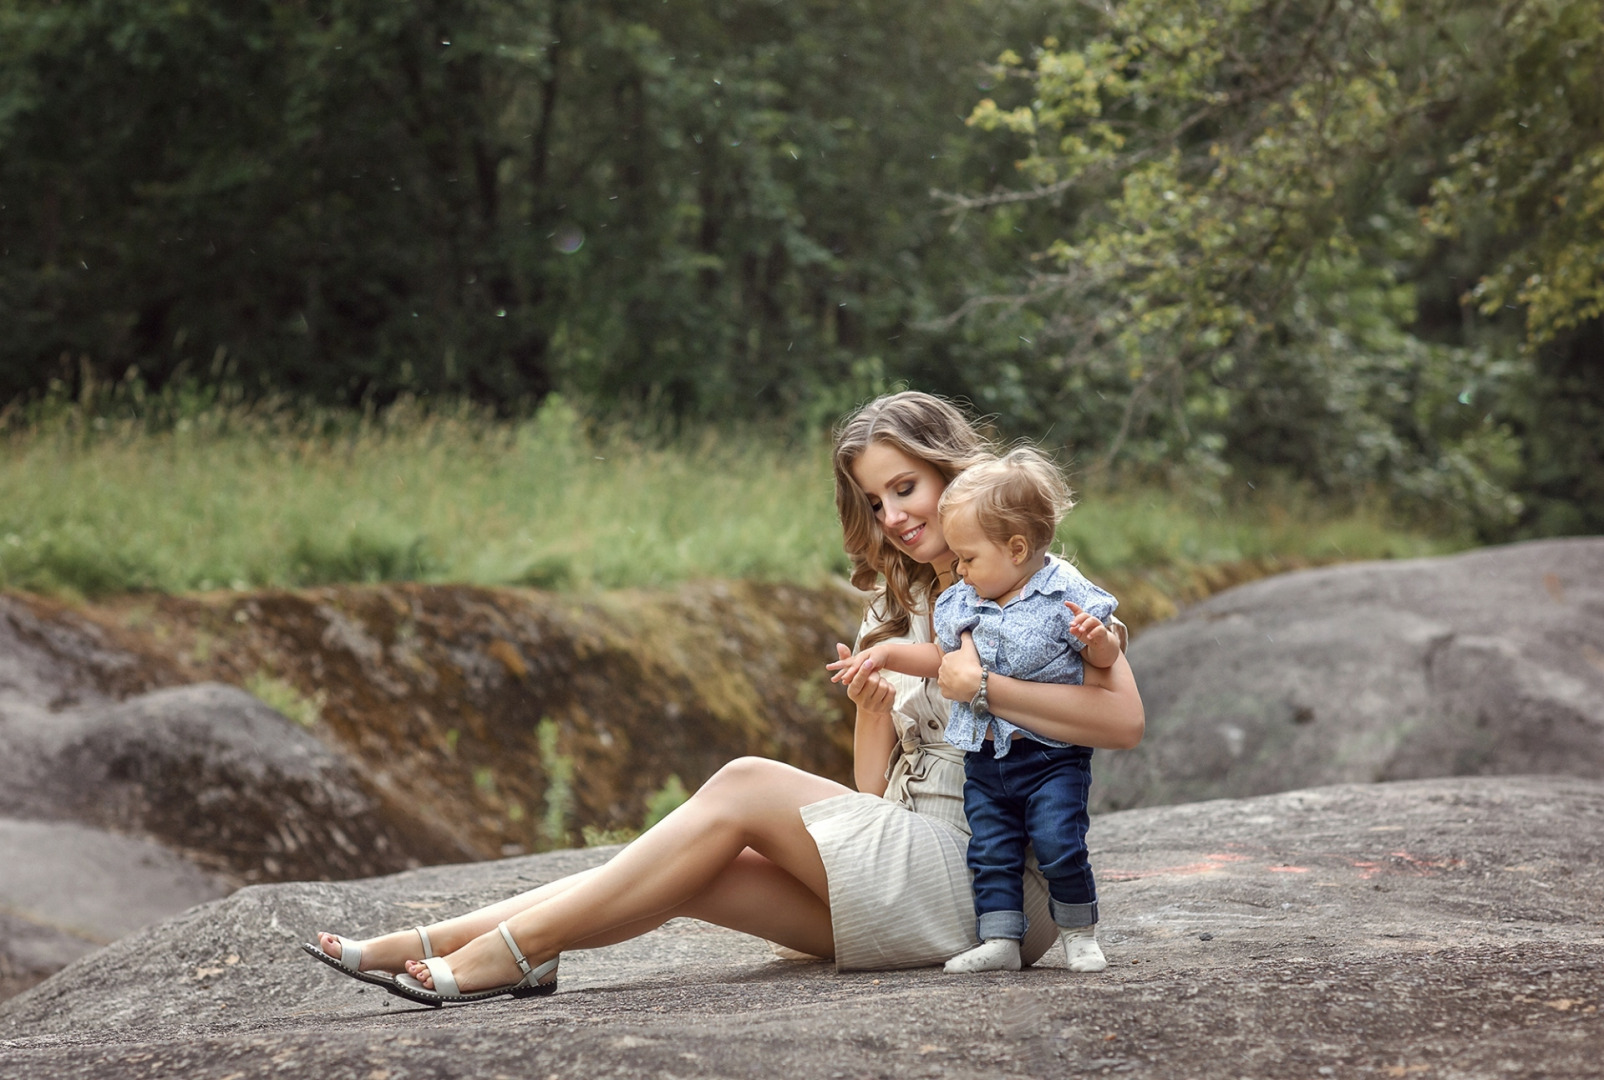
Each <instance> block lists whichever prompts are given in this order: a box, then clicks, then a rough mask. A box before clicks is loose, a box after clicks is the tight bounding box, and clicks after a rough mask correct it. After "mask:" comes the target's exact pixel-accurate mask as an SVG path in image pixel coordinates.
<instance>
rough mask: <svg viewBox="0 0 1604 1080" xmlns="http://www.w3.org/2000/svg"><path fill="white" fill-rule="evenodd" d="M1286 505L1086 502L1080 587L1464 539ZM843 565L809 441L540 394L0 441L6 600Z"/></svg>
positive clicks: (1381, 553)
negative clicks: (608, 413)
mask: <svg viewBox="0 0 1604 1080" xmlns="http://www.w3.org/2000/svg"><path fill="white" fill-rule="evenodd" d="M1382 505H1384V503H1383V501H1382V500H1377V504H1376V507H1377V508H1365V507H1360V508H1357V509H1355V508H1341V507H1331V506H1326V505H1322V504H1321V503H1319V502H1318V501H1316V500H1314V499H1312V498H1310V497H1308V496H1304V495H1300V494H1299V493H1298V491H1297V490H1296V489H1287V490H1282V491H1277V492H1273V493H1272V492H1259V491H1252V490H1244V492H1243V493H1242V494H1241V495H1240V496H1239V497H1236V498H1225V497H1222V496H1219V495H1218V494H1214V493H1208V492H1202V493H1197V492H1191V491H1177V490H1172V489H1170V488H1166V487H1158V486H1147V487H1135V488H1116V489H1113V490H1107V491H1093V492H1088V493H1084V494H1083V497H1082V504H1081V505H1080V506H1079V507H1078V508H1077V509H1076V510H1075V511H1074V512H1073V513H1072V514H1071V515H1070V517H1069V518H1068V519H1067V520H1066V522H1065V524H1064V527H1063V529H1062V530H1061V533H1060V538H1061V540H1062V542H1063V546H1064V548H1065V550H1066V551H1067V552H1068V553H1070V554H1071V555H1073V556H1075V557H1076V559H1077V561H1078V562H1079V563H1080V564H1081V566H1082V567H1083V568H1084V569H1086V570H1087V571H1088V572H1090V573H1093V574H1094V575H1095V574H1099V573H1101V574H1111V575H1118V574H1129V573H1142V572H1146V571H1149V570H1152V569H1155V568H1161V569H1162V568H1170V569H1178V570H1185V569H1186V568H1188V567H1208V566H1215V565H1220V564H1229V563H1233V562H1238V561H1243V560H1256V559H1257V560H1264V559H1271V560H1274V559H1282V560H1288V559H1290V560H1294V561H1295V560H1308V561H1327V560H1331V559H1342V558H1352V559H1357V558H1377V557H1392V556H1408V555H1418V554H1426V553H1431V552H1436V551H1442V550H1448V549H1451V548H1454V547H1462V546H1465V544H1466V541H1464V540H1463V539H1461V538H1459V537H1454V536H1433V535H1429V534H1426V533H1422V532H1420V531H1418V530H1411V529H1409V528H1405V527H1402V526H1400V525H1398V524H1397V523H1395V522H1394V521H1392V520H1391V519H1389V518H1388V517H1387V515H1386V514H1385V513H1384V511H1383V510H1381V509H1379V507H1381V506H1382ZM845 569H846V560H845V557H844V556H843V555H842V553H841V545H840V533H839V530H838V528H837V526H836V523H835V512H834V506H833V502H832V499H831V491H830V474H829V451H828V446H827V444H826V442H825V441H824V439H823V438H822V437H819V438H816V439H813V440H811V441H806V440H804V441H798V440H796V439H784V438H780V437H778V436H771V435H766V434H764V433H762V432H747V433H745V434H743V435H731V434H728V433H725V434H717V433H713V432H701V433H693V434H690V435H681V436H678V437H673V438H667V437H660V436H652V435H649V434H648V435H646V436H641V435H639V434H637V433H634V432H633V430H632V429H631V428H630V427H628V426H626V425H624V424H622V423H620V424H615V425H613V426H610V427H609V426H600V427H597V426H595V425H591V424H587V423H586V422H585V421H583V420H582V419H581V417H580V416H579V415H578V414H577V413H575V412H574V411H573V410H572V409H571V408H569V407H567V406H566V405H564V404H563V403H562V402H560V401H552V402H550V403H548V405H547V406H546V407H545V408H544V409H543V410H542V411H541V412H540V413H539V414H538V415H537V416H535V417H534V418H532V419H529V420H525V421H520V422H501V421H496V420H493V419H491V418H489V417H487V416H486V415H484V414H482V413H479V412H476V411H474V410H471V409H466V408H464V409H459V410H454V411H444V412H440V411H435V412H430V411H425V410H421V409H418V408H415V407H404V406H403V407H398V408H394V409H392V410H390V411H389V412H387V413H386V414H384V415H383V417H382V418H374V417H361V416H352V415H340V414H308V413H306V412H304V411H301V412H295V411H291V410H286V409H274V408H269V407H247V406H244V405H239V404H232V405H231V404H227V403H218V402H215V401H212V402H201V403H200V404H198V405H193V406H190V407H187V408H186V409H185V410H183V411H182V413H181V415H178V416H176V417H174V416H171V415H169V416H167V417H165V418H164V420H163V422H162V423H161V424H159V425H152V424H150V423H149V422H148V416H147V417H146V418H145V419H141V418H139V417H134V418H124V419H115V418H106V417H104V416H99V417H97V416H95V415H93V413H92V411H91V410H85V409H79V408H75V407H71V406H68V407H63V408H58V409H57V410H55V411H54V412H53V413H50V414H48V415H45V416H43V417H42V418H35V419H34V420H33V421H32V422H31V423H29V424H28V425H26V426H22V427H20V428H18V429H14V430H13V431H12V432H11V433H9V434H6V435H3V436H0V586H4V587H8V588H15V589H25V590H30V591H35V592H41V593H47V594H53V595H60V596H68V597H72V596H85V597H94V596H103V595H107V594H114V593H122V592H129V591H138V590H154V591H161V592H174V593H177V592H189V591H197V590H199V591H204V590H210V589H218V588H236V589H256V588H264V587H267V588H270V587H298V586H310V585H318V584H326V583H334V582H378V581H396V580H410V581H430V582H461V583H474V584H484V585H519V584H521V585H533V586H539V587H543V588H554V589H589V588H597V587H600V588H614V587H627V586H646V587H651V586H666V585H672V584H675V583H679V582H683V581H688V580H696V579H706V578H752V579H760V580H782V581H792V582H801V583H809V584H811V583H816V582H820V581H823V580H825V579H826V578H828V577H829V576H830V575H833V574H840V573H842V572H844V571H845Z"/></svg>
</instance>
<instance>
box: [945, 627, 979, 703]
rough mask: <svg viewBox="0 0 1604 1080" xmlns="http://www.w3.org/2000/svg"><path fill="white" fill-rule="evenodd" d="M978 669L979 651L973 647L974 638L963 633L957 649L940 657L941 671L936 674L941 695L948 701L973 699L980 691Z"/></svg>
mask: <svg viewBox="0 0 1604 1080" xmlns="http://www.w3.org/2000/svg"><path fill="white" fill-rule="evenodd" d="M980 671H981V668H980V653H979V652H978V651H976V649H975V639H974V638H973V637H972V636H971V635H970V634H968V633H965V634H964V635H963V636H962V637H961V638H960V639H959V642H958V648H957V650H956V651H954V652H950V653H948V654H947V655H945V656H943V657H942V658H941V673H940V674H939V675H937V676H936V685H937V686H938V687H939V688H940V689H941V696H942V697H944V698H946V699H947V700H948V701H962V702H969V701H973V700H974V698H975V695H976V694H978V693H979V692H980Z"/></svg>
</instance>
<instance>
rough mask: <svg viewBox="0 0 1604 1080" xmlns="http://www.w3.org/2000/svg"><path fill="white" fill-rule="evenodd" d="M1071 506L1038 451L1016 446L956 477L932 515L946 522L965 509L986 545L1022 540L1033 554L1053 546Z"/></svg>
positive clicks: (1052, 468)
mask: <svg viewBox="0 0 1604 1080" xmlns="http://www.w3.org/2000/svg"><path fill="white" fill-rule="evenodd" d="M1074 505H1075V500H1074V497H1073V496H1072V495H1071V494H1070V490H1069V485H1068V484H1066V483H1064V477H1063V474H1062V473H1060V472H1059V471H1058V466H1056V465H1054V464H1053V463H1052V462H1051V461H1049V460H1048V459H1047V458H1046V457H1045V456H1044V455H1043V454H1042V453H1041V451H1039V450H1035V449H1033V448H1031V447H1028V446H1021V447H1019V448H1018V449H1015V450H1010V451H1009V452H1008V453H1006V454H1004V455H1003V456H1002V457H1000V458H993V459H992V460H990V461H984V462H981V463H980V464H978V465H971V466H970V467H969V468H967V469H965V470H964V471H963V472H961V473H959V474H958V475H957V476H956V477H954V478H953V480H952V482H951V483H950V484H948V485H947V489H946V490H945V491H943V492H942V493H941V501H940V502H939V503H937V504H936V512H937V513H939V514H940V515H941V516H942V518H943V519H945V518H946V517H947V515H948V514H950V513H952V512H953V511H955V510H959V509H965V508H967V509H969V510H971V511H972V512H973V513H974V515H975V523H976V524H977V525H978V526H979V527H980V531H981V532H982V533H984V534H985V536H986V538H987V539H988V540H991V541H993V542H995V543H998V544H1006V543H1008V541H1009V539H1010V538H1012V537H1015V536H1023V537H1024V538H1025V542H1026V543H1028V544H1029V545H1030V550H1031V552H1032V554H1035V553H1039V552H1043V551H1046V550H1047V548H1048V546H1049V545H1050V544H1052V542H1053V537H1054V535H1056V534H1057V532H1058V523H1059V522H1060V521H1062V520H1064V515H1065V514H1067V513H1069V511H1070V508H1071V507H1073V506H1074Z"/></svg>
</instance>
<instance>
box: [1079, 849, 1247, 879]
mask: <svg viewBox="0 0 1604 1080" xmlns="http://www.w3.org/2000/svg"><path fill="white" fill-rule="evenodd" d="M1247 861H1248V856H1246V855H1231V854H1225V853H1221V854H1216V855H1205V856H1203V861H1202V862H1195V863H1187V864H1186V865H1184V866H1159V867H1155V868H1153V869H1152V870H1099V871H1098V872H1097V876H1098V877H1099V878H1101V879H1102V880H1104V881H1136V880H1138V879H1139V878H1150V877H1170V876H1176V877H1185V876H1188V875H1192V874H1212V873H1214V872H1215V871H1216V870H1219V869H1220V868H1221V867H1223V866H1224V865H1225V864H1226V863H1235V862H1247Z"/></svg>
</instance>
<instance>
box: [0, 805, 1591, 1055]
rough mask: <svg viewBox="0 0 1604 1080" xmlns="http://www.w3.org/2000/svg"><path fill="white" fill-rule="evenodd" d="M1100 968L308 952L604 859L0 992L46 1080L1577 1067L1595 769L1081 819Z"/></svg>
mask: <svg viewBox="0 0 1604 1080" xmlns="http://www.w3.org/2000/svg"><path fill="white" fill-rule="evenodd" d="M1091 841H1092V849H1093V857H1094V865H1095V866H1096V868H1097V871H1098V874H1099V877H1100V879H1101V881H1102V883H1103V884H1102V889H1101V892H1102V902H1103V905H1104V921H1103V924H1102V928H1101V935H1102V938H1103V941H1104V944H1105V947H1106V949H1107V951H1108V954H1109V957H1110V960H1111V966H1110V967H1109V969H1108V971H1106V972H1104V973H1102V974H1100V975H1091V976H1072V975H1070V974H1069V973H1068V972H1067V971H1065V970H1064V969H1063V968H1062V967H1061V966H1060V965H1061V963H1062V960H1061V958H1060V957H1059V956H1058V955H1056V953H1053V954H1049V956H1048V958H1047V959H1046V961H1045V962H1044V964H1043V965H1042V966H1040V967H1038V968H1037V969H1035V970H1031V971H1027V972H1023V973H1018V974H1004V973H997V974H989V975H982V976H971V977H956V976H946V975H943V974H942V973H941V972H940V971H939V970H921V971H911V972H895V973H879V974H877V973H870V972H854V973H842V974H837V973H835V972H834V971H833V969H832V968H831V967H830V966H829V965H827V964H819V963H812V964H808V963H795V962H785V961H780V960H777V959H774V958H773V957H772V956H771V955H770V954H769V952H768V950H767V949H766V948H765V947H764V946H763V945H762V944H761V943H760V942H757V941H754V940H752V939H749V938H745V937H742V936H740V935H738V934H734V933H731V932H728V931H723V930H719V929H716V928H712V927H709V926H706V925H704V924H701V923H695V922H690V921H679V922H675V923H671V924H670V925H669V926H667V927H664V928H663V929H662V930H660V931H658V932H656V933H654V934H651V935H647V936H646V937H643V938H640V939H637V940H636V941H633V942H629V943H625V944H624V945H620V946H616V947H613V948H610V949H604V950H597V951H594V952H576V953H570V954H568V955H566V956H564V958H563V965H562V972H561V987H560V989H559V992H558V993H557V994H556V995H555V996H553V997H550V998H544V999H538V1000H536V1001H533V1002H516V1001H513V1000H511V999H499V1000H497V1001H494V1002H490V1003H485V1004H479V1005H472V1006H461V1007H452V1008H447V1009H444V1010H439V1011H435V1010H429V1009H425V1008H420V1007H416V1006H413V1005H411V1004H409V1003H405V1002H403V1001H400V1000H399V999H395V998H392V997H389V996H387V995H385V994H384V993H383V992H382V990H379V989H377V988H374V987H366V986H364V985H363V984H360V983H357V982H355V981H352V980H349V979H346V978H344V977H342V976H340V975H338V974H337V973H335V972H332V971H330V970H329V969H327V968H324V967H322V966H321V965H317V964H315V963H314V962H313V961H311V960H309V959H307V958H306V957H304V956H302V955H301V954H300V953H299V952H298V951H297V949H296V944H297V942H299V941H301V940H303V939H305V938H306V937H308V936H309V935H310V934H311V932H312V931H313V930H314V929H316V928H319V927H327V928H336V929H339V930H341V931H343V932H346V933H351V934H360V933H367V932H371V931H376V930H379V929H381V928H388V927H393V926H405V925H411V924H412V923H415V922H417V921H420V920H427V919H431V918H436V917H439V916H441V915H444V914H446V913H450V912H455V911H457V910H460V909H461V908H463V907H465V906H468V905H472V904H476V903H480V902H483V901H486V900H489V899H492V898H497V897H500V896H503V895H505V894H507V893H510V892H512V891H515V890H517V889H520V888H525V887H528V886H530V885H532V884H535V883H538V882H540V881H544V880H548V879H550V878H552V877H554V876H558V875H560V874H563V873H567V872H571V871H573V870H575V869H578V868H580V867H582V866H585V865H589V864H591V863H593V862H594V861H596V860H598V859H600V858H602V857H603V856H604V854H605V853H603V852H599V851H596V850H591V851H571V852H557V853H552V854H547V855H538V856H527V857H520V858H514V859H507V860H502V861H497V862H490V863H478V864H473V865H466V866H460V867H434V868H428V869H421V870H415V871H409V872H406V873H403V874H400V875H397V876H393V877H389V878H384V879H377V880H371V881H358V882H348V883H342V884H326V883H323V884H319V883H310V884H279V885H262V886H253V887H250V888H246V889H243V890H241V891H239V892H237V893H235V894H234V895H233V896H230V897H228V898H227V899H223V900H218V901H214V902H212V903H209V904H206V905H203V906H201V907H198V908H195V909H193V910H191V911H189V912H187V913H185V914H184V915H181V916H179V917H176V918H173V919H170V920H168V921H167V922H165V923H162V924H160V925H158V926H155V927H151V928H149V929H146V930H143V931H140V932H137V933H135V934H133V935H131V936H129V937H127V938H125V939H123V940H121V941H119V942H117V943H115V944H113V945H111V946H109V947H108V948H105V949H102V950H100V951H99V952H96V953H94V954H92V955H90V956H87V957H84V958H83V959H81V960H79V961H77V962H76V963H74V964H73V965H72V966H71V967H69V968H67V969H66V970H65V971H63V972H61V973H59V974H58V975H56V976H55V977H54V978H52V979H50V980H49V981H47V982H45V983H44V984H42V985H40V986H38V987H36V988H34V989H33V990H32V991H30V992H28V993H26V994H24V995H22V996H20V997H18V998H15V999H13V1000H11V1001H10V1002H7V1003H5V1004H4V1005H0V1069H3V1070H4V1071H5V1073H6V1074H7V1075H37V1076H50V1077H53V1078H62V1080H69V1078H78V1077H84V1078H88V1077H95V1078H110V1080H121V1078H134V1077H148V1076H171V1077H184V1078H217V1080H225V1078H228V1077H243V1076H260V1075H267V1074H270V1073H281V1072H288V1073H293V1074H295V1075H314V1076H321V1077H330V1078H335V1080H346V1078H351V1080H358V1078H361V1080H392V1078H393V1080H399V1078H401V1077H407V1076H440V1077H474V1078H478V1077H485V1078H489V1077H496V1076H529V1077H542V1078H543V1077H548V1076H559V1077H561V1076H576V1075H583V1076H607V1075H625V1076H646V1075H664V1076H681V1077H736V1076H777V1075H783V1076H785V1077H787V1078H788V1080H812V1078H820V1080H825V1078H832V1080H833V1078H836V1077H892V1076H897V1077H904V1076H906V1077H940V1078H949V1077H950V1078H968V1077H982V1076H985V1077H995V1076H997V1075H999V1074H1001V1075H1017V1076H1048V1075H1052V1076H1058V1075H1080V1074H1105V1073H1114V1074H1118V1073H1126V1072H1129V1073H1132V1074H1134V1075H1143V1076H1156V1077H1189V1078H1200V1080H1213V1078H1222V1080H1223V1078H1235V1077H1252V1078H1258V1077H1265V1078H1272V1077H1273V1078H1284V1077H1301V1076H1308V1077H1319V1076H1338V1077H1343V1076H1364V1077H1414V1076H1419V1077H1421V1078H1422V1080H1432V1078H1448V1080H1457V1078H1481V1077H1488V1078H1491V1077H1506V1076H1544V1077H1577V1078H1581V1077H1592V1076H1596V1075H1597V1056H1598V1050H1599V1047H1600V1046H1604V1018H1601V1016H1600V1013H1599V1008H1600V1005H1601V996H1604V990H1601V981H1600V975H1601V974H1604V922H1601V919H1604V783H1600V782H1598V781H1589V780H1582V779H1574V778H1544V777H1528V778H1491V779H1447V780H1436V781H1416V782H1407V783H1394V784H1376V785H1343V786H1336V787H1327V788H1320V789H1314V790H1306V791H1298V792H1291V793H1285V794H1279V795H1271V796H1265V797H1259V798H1253V799H1245V800H1220V801H1211V802H1204V803H1195V804H1189V805H1183V806H1172V807H1158V808H1148V809H1141V810H1131V811H1125V812H1122V813H1115V814H1108V815H1104V816H1101V817H1096V818H1094V819H1093V831H1092V836H1091Z"/></svg>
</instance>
